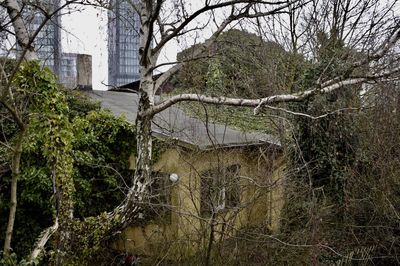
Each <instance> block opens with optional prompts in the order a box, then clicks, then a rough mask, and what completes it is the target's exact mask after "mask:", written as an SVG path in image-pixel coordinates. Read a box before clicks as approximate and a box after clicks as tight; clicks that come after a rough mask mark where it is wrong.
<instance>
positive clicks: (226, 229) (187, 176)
mask: <svg viewBox="0 0 400 266" xmlns="http://www.w3.org/2000/svg"><path fill="white" fill-rule="evenodd" d="M231 165H240V166H241V167H240V207H238V208H235V209H232V210H229V211H223V212H221V214H218V215H217V216H216V217H215V219H213V220H211V218H204V217H202V216H201V215H200V175H201V173H202V172H204V171H206V170H209V169H213V168H216V167H217V166H223V167H228V166H231ZM154 170H155V171H162V172H166V173H176V174H177V175H178V176H179V181H178V182H176V183H174V184H172V182H171V199H170V204H171V206H170V208H171V214H170V217H169V219H165V218H160V219H159V220H158V221H153V222H152V223H150V224H147V225H143V226H133V227H130V228H127V229H126V230H124V231H123V232H122V234H121V236H120V239H119V240H117V241H116V242H115V247H116V248H117V249H119V250H122V251H127V252H132V253H137V254H147V255H151V254H166V255H167V256H169V257H180V256H186V255H190V254H193V252H195V251H197V250H199V249H201V248H204V247H205V246H206V245H207V241H208V239H209V237H210V231H211V230H210V228H211V226H210V224H211V222H213V223H212V224H213V227H214V231H216V233H214V235H213V237H214V239H215V241H221V240H223V239H224V238H227V237H229V236H231V235H233V234H234V233H235V232H236V231H237V230H238V229H240V228H242V227H244V226H250V225H253V226H254V225H256V226H265V227H266V229H268V230H271V231H276V230H278V226H279V214H280V210H281V208H282V205H283V199H282V191H283V190H282V189H283V161H282V158H281V156H275V155H274V156H272V155H271V154H269V153H268V151H262V150H261V148H260V151H257V150H255V149H253V150H251V151H250V150H244V149H239V148H231V149H218V150H213V151H198V152H196V151H193V150H190V151H189V150H185V149H179V148H177V149H169V150H167V151H165V152H164V153H163V154H162V155H161V157H160V160H159V161H158V162H157V163H156V164H155V165H154Z"/></svg>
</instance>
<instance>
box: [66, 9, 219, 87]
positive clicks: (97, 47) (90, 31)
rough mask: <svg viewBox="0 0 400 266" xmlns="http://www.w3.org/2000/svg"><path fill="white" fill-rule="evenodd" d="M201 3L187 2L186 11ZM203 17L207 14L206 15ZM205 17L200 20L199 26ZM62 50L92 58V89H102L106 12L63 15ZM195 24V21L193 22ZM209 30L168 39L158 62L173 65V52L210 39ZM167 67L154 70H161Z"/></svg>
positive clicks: (84, 10) (105, 78) (106, 66)
mask: <svg viewBox="0 0 400 266" xmlns="http://www.w3.org/2000/svg"><path fill="white" fill-rule="evenodd" d="M202 4H203V2H202V1H191V2H190V3H189V5H188V10H187V11H193V10H194V9H197V8H199V6H201V5H202ZM206 16H207V15H206ZM206 20H207V17H200V18H199V21H200V23H202V22H204V21H206ZM61 21H62V23H61V25H62V27H63V29H62V34H61V38H62V43H61V45H62V50H63V52H65V53H83V54H89V55H92V65H93V88H94V89H95V90H106V89H107V86H106V85H105V84H107V76H108V52H107V22H108V21H107V11H106V10H104V9H99V8H95V7H92V6H85V7H84V8H81V10H80V11H75V12H71V14H64V15H63V16H62V17H61ZM194 23H197V22H194ZM211 31H212V29H209V30H208V32H207V31H206V32H204V31H203V32H202V34H201V36H196V38H194V37H193V36H191V37H190V38H186V39H181V40H180V42H179V43H177V42H176V41H175V40H171V41H170V43H168V45H167V46H166V47H165V48H164V49H163V52H162V53H161V55H160V58H159V63H165V62H173V61H175V59H176V54H177V52H179V51H181V50H182V49H184V48H186V47H188V46H190V45H191V44H192V43H191V42H193V40H194V39H196V41H203V40H204V39H205V38H207V37H208V36H210V34H211ZM167 68H168V67H164V68H160V69H158V70H160V71H165V70H166V69H167Z"/></svg>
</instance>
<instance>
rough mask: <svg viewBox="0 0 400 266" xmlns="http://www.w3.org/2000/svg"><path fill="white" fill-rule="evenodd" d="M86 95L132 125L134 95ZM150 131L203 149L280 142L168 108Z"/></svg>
mask: <svg viewBox="0 0 400 266" xmlns="http://www.w3.org/2000/svg"><path fill="white" fill-rule="evenodd" d="M88 96H89V97H90V98H92V99H93V100H96V101H99V102H100V103H101V105H102V107H103V108H106V109H109V110H110V111H111V112H112V113H114V114H115V115H120V114H125V116H126V118H127V120H128V121H129V122H132V123H134V122H135V119H136V114H137V110H138V102H139V99H138V95H137V94H136V93H128V92H115V91H90V92H88ZM156 101H157V98H156ZM152 130H153V134H154V135H155V136H161V137H164V138H173V139H175V140H178V141H180V142H183V143H185V144H189V145H194V146H197V147H198V148H200V149H202V150H207V149H214V148H220V147H240V146H249V145H263V144H271V145H275V146H280V142H279V140H278V139H277V138H276V137H274V136H272V135H269V134H264V133H260V132H242V131H239V130H236V129H233V128H230V127H228V126H226V125H222V124H218V123H212V122H208V123H206V122H204V121H201V120H200V119H196V118H193V117H189V116H187V115H186V114H185V113H184V112H183V111H182V110H180V109H179V108H176V107H170V108H168V109H166V110H164V111H162V112H160V113H158V114H157V115H155V117H154V120H153V125H152Z"/></svg>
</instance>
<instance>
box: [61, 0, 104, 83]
mask: <svg viewBox="0 0 400 266" xmlns="http://www.w3.org/2000/svg"><path fill="white" fill-rule="evenodd" d="M61 25H62V26H63V29H62V32H61V46H62V51H63V52H64V53H81V54H89V55H91V56H92V71H93V74H92V75H93V88H94V89H96V90H106V89H107V87H106V86H105V85H104V84H107V75H108V62H107V60H108V53H107V12H105V11H104V10H100V9H96V8H94V7H91V6H88V7H85V9H83V10H81V11H79V12H78V11H77V12H72V13H71V14H67V15H63V16H62V17H61Z"/></svg>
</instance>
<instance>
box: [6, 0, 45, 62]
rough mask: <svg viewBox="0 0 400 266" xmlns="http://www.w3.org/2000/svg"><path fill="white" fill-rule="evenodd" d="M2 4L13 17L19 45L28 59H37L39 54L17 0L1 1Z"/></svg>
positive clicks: (11, 17)
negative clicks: (34, 46) (31, 39)
mask: <svg viewBox="0 0 400 266" xmlns="http://www.w3.org/2000/svg"><path fill="white" fill-rule="evenodd" d="M1 5H2V6H4V7H5V8H7V13H8V15H9V17H10V19H11V22H12V25H13V27H14V31H15V37H16V39H17V42H18V45H19V46H21V47H22V48H23V49H24V50H26V52H25V59H26V60H35V59H37V58H38V57H37V54H36V52H35V51H34V48H33V46H32V44H31V42H30V38H29V32H28V30H27V28H26V26H25V23H24V21H23V19H22V17H21V9H20V7H19V4H18V1H17V0H6V1H4V2H3V3H1Z"/></svg>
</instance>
